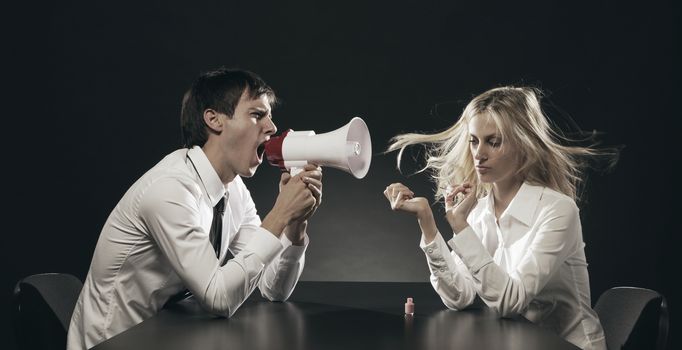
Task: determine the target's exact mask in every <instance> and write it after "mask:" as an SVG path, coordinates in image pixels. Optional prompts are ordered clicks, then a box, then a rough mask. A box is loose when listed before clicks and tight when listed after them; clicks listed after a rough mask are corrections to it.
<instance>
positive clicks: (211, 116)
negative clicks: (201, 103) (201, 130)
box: [204, 108, 223, 133]
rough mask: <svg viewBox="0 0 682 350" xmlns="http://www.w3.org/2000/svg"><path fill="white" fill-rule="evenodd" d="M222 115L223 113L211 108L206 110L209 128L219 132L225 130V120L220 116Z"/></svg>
mask: <svg viewBox="0 0 682 350" xmlns="http://www.w3.org/2000/svg"><path fill="white" fill-rule="evenodd" d="M220 115H221V113H218V112H216V111H215V110H213V109H210V108H209V109H207V110H205V111H204V123H206V126H208V128H209V129H211V130H213V131H215V132H217V133H219V132H221V131H223V120H222V118H220Z"/></svg>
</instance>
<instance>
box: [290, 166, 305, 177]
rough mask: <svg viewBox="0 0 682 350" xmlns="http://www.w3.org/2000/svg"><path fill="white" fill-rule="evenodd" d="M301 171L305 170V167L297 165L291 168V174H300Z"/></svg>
mask: <svg viewBox="0 0 682 350" xmlns="http://www.w3.org/2000/svg"><path fill="white" fill-rule="evenodd" d="M301 171H303V168H300V167H297V166H292V167H291V169H289V174H291V176H296V175H298V173H300V172H301Z"/></svg>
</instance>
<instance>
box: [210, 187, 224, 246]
mask: <svg viewBox="0 0 682 350" xmlns="http://www.w3.org/2000/svg"><path fill="white" fill-rule="evenodd" d="M224 215H225V197H222V198H220V200H219V201H218V204H216V205H215V207H213V222H211V231H210V232H209V233H208V239H209V240H210V241H211V244H212V245H213V249H214V250H215V255H216V257H217V258H220V244H221V243H222V240H223V216H224Z"/></svg>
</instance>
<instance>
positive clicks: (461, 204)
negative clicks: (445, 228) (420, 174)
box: [445, 183, 478, 234]
mask: <svg viewBox="0 0 682 350" xmlns="http://www.w3.org/2000/svg"><path fill="white" fill-rule="evenodd" d="M477 202H478V200H477V198H476V186H472V185H471V184H470V183H463V184H461V185H457V186H448V188H447V189H445V218H446V219H447V220H448V223H449V224H450V227H452V230H453V231H454V232H455V234H456V233H458V232H461V231H462V230H464V229H465V228H467V226H469V224H468V223H467V217H468V216H469V213H471V210H473V209H474V207H475V206H476V203H477Z"/></svg>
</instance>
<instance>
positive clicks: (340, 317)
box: [95, 282, 576, 350]
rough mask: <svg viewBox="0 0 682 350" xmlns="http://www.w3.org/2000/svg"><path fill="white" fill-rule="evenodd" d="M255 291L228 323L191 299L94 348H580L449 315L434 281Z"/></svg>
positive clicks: (483, 317)
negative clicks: (410, 305) (279, 296)
mask: <svg viewBox="0 0 682 350" xmlns="http://www.w3.org/2000/svg"><path fill="white" fill-rule="evenodd" d="M254 294H256V295H254V296H252V297H251V298H249V300H247V301H246V302H245V303H244V304H243V305H242V306H241V307H240V309H239V310H238V311H237V312H236V313H235V314H234V316H233V317H231V318H229V319H226V318H221V317H216V316H213V315H210V314H208V313H206V312H205V311H203V310H202V309H201V308H200V307H199V305H198V304H197V303H196V302H195V301H194V300H192V299H188V300H185V301H183V302H180V303H177V304H175V305H172V306H170V307H169V308H167V309H165V310H163V311H161V312H160V313H159V314H158V315H156V316H155V317H152V318H150V319H148V320H146V321H144V322H143V323H141V324H139V325H137V326H135V327H133V328H131V329H130V330H128V331H126V332H123V333H121V334H119V335H117V336H115V337H113V338H111V339H109V340H107V341H105V342H103V343H102V344H99V345H98V346H96V347H95V349H97V350H101V349H351V350H357V349H524V350H530V349H576V348H575V347H574V346H573V345H571V344H570V343H568V342H566V341H564V340H563V339H561V338H560V337H558V336H557V335H555V334H553V333H551V332H549V331H547V330H543V329H541V328H539V327H537V326H535V325H533V324H531V323H529V322H527V321H525V320H511V319H500V318H499V317H497V315H496V314H495V313H494V312H492V311H491V310H489V309H476V310H467V311H451V310H447V309H446V308H445V307H444V306H443V304H442V303H441V301H440V298H439V297H438V296H437V294H435V292H434V291H433V290H432V289H431V286H430V285H429V284H428V283H395V282H391V283H382V282H300V283H299V285H298V286H297V288H296V291H295V292H294V294H293V295H292V296H291V298H290V301H288V302H283V303H282V302H268V301H264V300H262V298H260V296H258V291H256V292H255V293H254ZM408 296H409V297H412V298H414V300H415V306H416V310H415V314H414V315H413V316H409V315H404V313H403V304H404V302H405V298H406V297H408Z"/></svg>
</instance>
